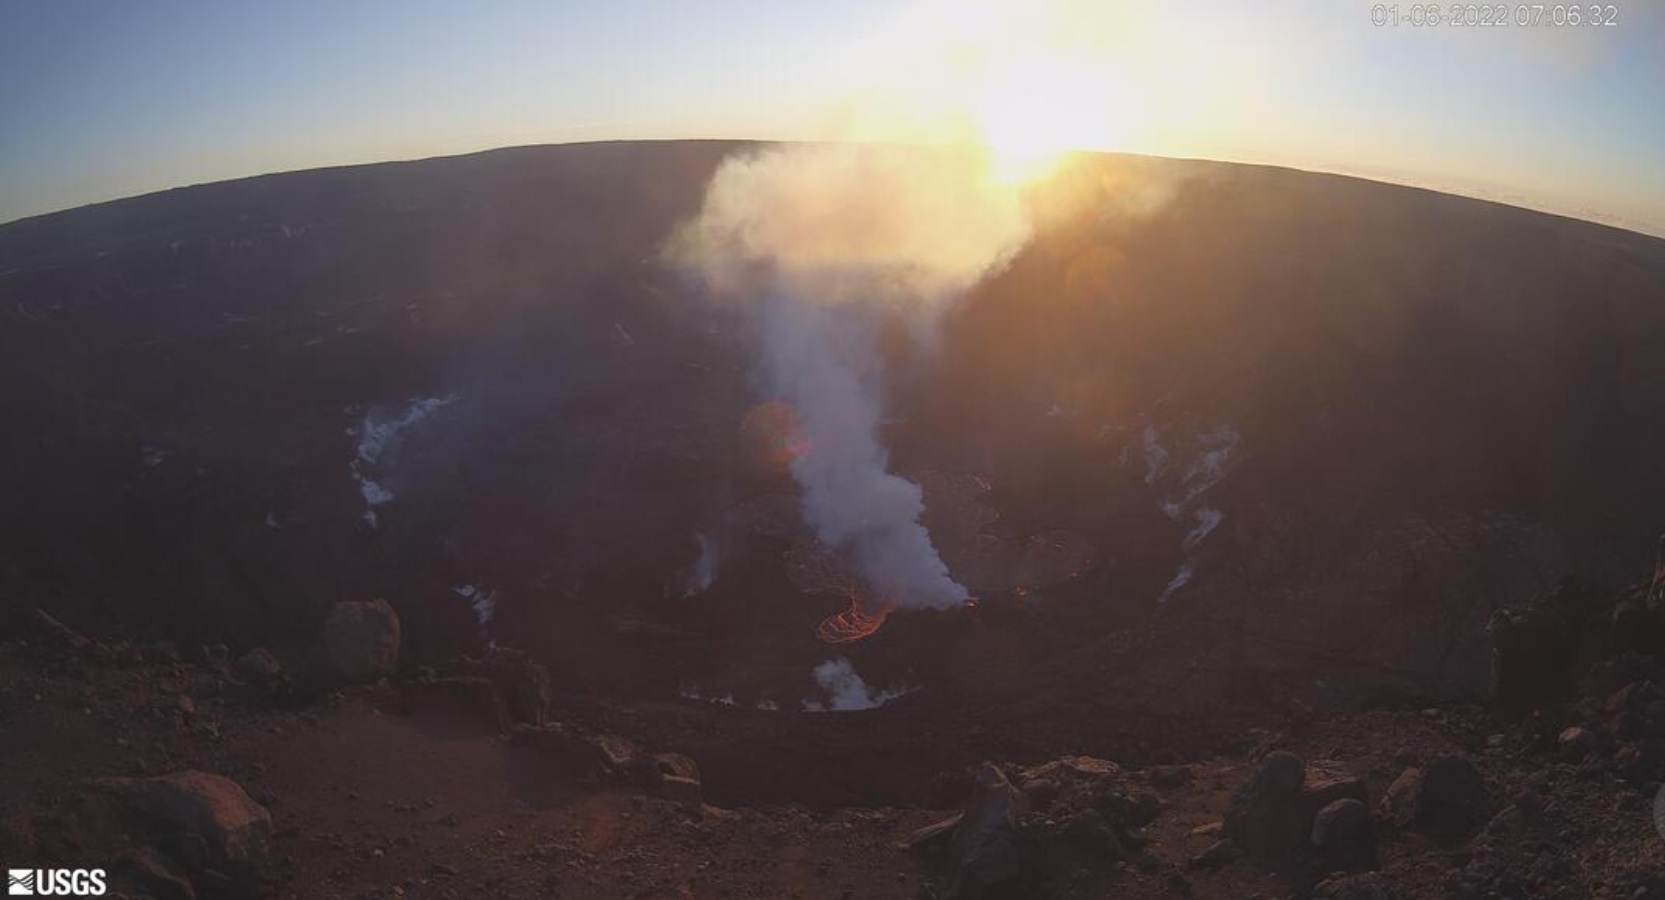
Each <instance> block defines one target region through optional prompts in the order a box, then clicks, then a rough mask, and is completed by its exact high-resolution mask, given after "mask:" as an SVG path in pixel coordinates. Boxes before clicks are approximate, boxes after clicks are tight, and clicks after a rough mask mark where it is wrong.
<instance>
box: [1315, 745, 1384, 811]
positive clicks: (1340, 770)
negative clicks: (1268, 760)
mask: <svg viewBox="0 0 1665 900" xmlns="http://www.w3.org/2000/svg"><path fill="white" fill-rule="evenodd" d="M1348 798H1352V799H1354V800H1357V801H1359V802H1360V803H1364V804H1368V803H1369V802H1370V795H1369V794H1368V793H1366V791H1365V788H1364V782H1363V781H1362V780H1360V778H1359V777H1358V776H1357V775H1354V774H1353V773H1352V772H1351V771H1350V770H1349V769H1348V768H1347V767H1346V766H1344V765H1342V764H1341V763H1339V762H1336V761H1335V760H1333V759H1315V760H1312V761H1311V762H1309V763H1307V765H1306V772H1305V776H1304V777H1303V778H1302V780H1301V807H1302V812H1303V814H1305V815H1308V816H1316V815H1318V811H1319V810H1320V809H1323V808H1324V807H1326V806H1329V805H1330V804H1332V803H1334V802H1336V801H1337V800H1345V799H1348Z"/></svg>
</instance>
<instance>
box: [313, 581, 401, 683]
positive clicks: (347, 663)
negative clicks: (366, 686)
mask: <svg viewBox="0 0 1665 900" xmlns="http://www.w3.org/2000/svg"><path fill="white" fill-rule="evenodd" d="M318 642H319V650H320V651H321V655H322V659H321V662H322V664H323V666H324V670H325V672H324V674H325V675H326V676H327V677H329V678H331V679H332V680H334V681H336V682H339V683H344V684H354V683H360V682H366V681H375V680H376V679H378V678H383V677H386V676H389V675H392V674H393V672H394V671H395V670H396V669H397V668H398V667H399V615H398V614H397V613H395V612H394V611H393V607H392V606H390V605H388V602H387V601H386V600H370V601H347V602H342V603H337V604H335V608H334V609H331V610H330V614H329V618H327V619H325V620H324V627H323V630H322V631H321V632H320V633H319V637H318Z"/></svg>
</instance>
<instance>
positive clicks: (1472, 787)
mask: <svg viewBox="0 0 1665 900" xmlns="http://www.w3.org/2000/svg"><path fill="white" fill-rule="evenodd" d="M1490 814H1491V798H1490V796H1489V795H1488V794H1487V791H1486V784H1485V781H1484V780H1482V779H1481V777H1480V772H1479V771H1478V770H1476V769H1475V768H1474V764H1473V763H1471V762H1469V761H1468V760H1466V759H1463V758H1462V757H1460V756H1443V757H1440V758H1438V759H1435V760H1433V761H1432V762H1430V763H1429V764H1428V765H1427V766H1425V767H1423V768H1410V769H1406V770H1405V771H1404V772H1403V773H1401V774H1400V775H1399V777H1398V778H1397V779H1395V780H1394V782H1393V784H1392V785H1390V786H1389V787H1388V791H1387V796H1385V797H1383V798H1382V815H1383V817H1384V818H1386V819H1387V820H1388V821H1389V822H1391V823H1393V824H1394V825H1395V826H1397V827H1399V828H1402V829H1405V830H1407V831H1415V832H1420V833H1422V834H1426V835H1428V836H1429V837H1432V838H1434V839H1435V840H1437V841H1440V842H1442V843H1446V844H1455V843H1459V842H1461V841H1462V840H1463V839H1465V838H1467V837H1468V836H1469V835H1470V834H1472V833H1473V832H1474V831H1475V830H1476V829H1478V828H1479V827H1480V826H1481V825H1483V824H1485V823H1486V821H1487V819H1488V818H1489V817H1490Z"/></svg>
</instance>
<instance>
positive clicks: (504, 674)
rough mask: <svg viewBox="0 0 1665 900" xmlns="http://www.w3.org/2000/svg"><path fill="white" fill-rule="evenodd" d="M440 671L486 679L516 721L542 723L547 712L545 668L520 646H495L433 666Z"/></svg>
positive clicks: (531, 723) (548, 693) (512, 719)
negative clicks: (486, 653)
mask: <svg viewBox="0 0 1665 900" xmlns="http://www.w3.org/2000/svg"><path fill="white" fill-rule="evenodd" d="M435 668H436V669H437V670H438V671H439V674H441V675H467V676H476V677H481V678H486V679H489V680H490V681H491V683H492V686H493V687H494V688H495V689H496V690H497V696H498V697H499V698H500V699H501V701H502V703H503V710H504V713H505V714H506V715H508V717H509V721H510V722H512V723H513V724H516V725H542V724H543V723H544V721H545V719H546V718H547V717H548V715H549V704H550V684H549V671H548V670H547V669H545V668H544V667H543V665H542V664H541V663H538V662H536V661H534V660H533V659H532V658H531V657H530V656H528V655H527V654H526V652H525V651H523V650H516V649H510V648H498V649H495V650H493V651H492V652H491V655H489V656H487V657H486V658H484V659H475V658H473V657H467V656H465V657H462V658H461V659H458V660H454V661H452V662H449V663H444V664H441V665H437V666H435Z"/></svg>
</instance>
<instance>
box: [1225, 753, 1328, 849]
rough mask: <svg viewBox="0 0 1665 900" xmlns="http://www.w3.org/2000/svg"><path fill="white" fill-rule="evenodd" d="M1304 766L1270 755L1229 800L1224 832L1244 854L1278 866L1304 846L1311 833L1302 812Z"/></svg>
mask: <svg viewBox="0 0 1665 900" xmlns="http://www.w3.org/2000/svg"><path fill="white" fill-rule="evenodd" d="M1305 779H1306V763H1305V762H1303V761H1302V760H1301V758H1300V757H1299V756H1296V755H1295V754H1293V753H1288V752H1285V751H1281V750H1280V751H1277V752H1275V753H1269V754H1267V755H1266V758H1265V759H1263V760H1261V761H1260V765H1259V766H1258V767H1257V768H1256V769H1255V771H1254V773H1253V774H1252V775H1250V776H1249V780H1248V781H1246V782H1244V784H1243V786H1242V787H1239V788H1238V789H1237V790H1236V791H1235V792H1234V793H1233V794H1232V796H1231V807H1230V809H1229V810H1227V812H1226V821H1225V830H1226V834H1227V836H1229V837H1230V838H1231V839H1232V841H1233V842H1235V843H1236V844H1237V846H1238V847H1239V848H1241V849H1242V850H1243V852H1245V853H1247V854H1248V855H1249V856H1251V857H1254V858H1255V859H1258V860H1260V861H1262V862H1266V863H1272V864H1280V863H1283V862H1286V861H1287V860H1288V859H1289V858H1290V857H1291V855H1292V854H1293V853H1294V852H1295V851H1296V850H1297V849H1298V848H1300V847H1301V846H1302V845H1303V844H1305V843H1306V838H1307V835H1308V833H1309V832H1310V830H1311V827H1310V824H1309V822H1308V820H1307V818H1306V816H1305V815H1304V813H1303V810H1302V809H1301V785H1302V783H1303V782H1304V781H1305Z"/></svg>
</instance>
